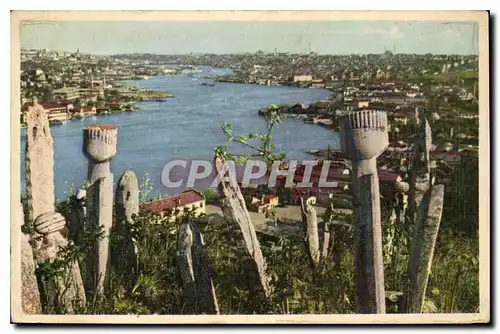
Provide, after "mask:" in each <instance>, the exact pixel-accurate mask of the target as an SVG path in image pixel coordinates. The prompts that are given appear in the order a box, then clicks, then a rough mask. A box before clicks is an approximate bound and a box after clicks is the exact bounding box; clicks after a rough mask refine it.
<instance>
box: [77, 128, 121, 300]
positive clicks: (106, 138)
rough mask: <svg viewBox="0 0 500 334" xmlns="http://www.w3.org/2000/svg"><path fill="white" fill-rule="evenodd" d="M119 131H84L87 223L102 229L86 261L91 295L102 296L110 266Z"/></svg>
mask: <svg viewBox="0 0 500 334" xmlns="http://www.w3.org/2000/svg"><path fill="white" fill-rule="evenodd" d="M117 137H118V130H117V128H116V127H115V126H112V125H101V126H92V127H88V128H85V129H83V153H84V155H85V156H86V157H87V159H88V161H89V168H88V182H89V187H88V189H87V222H88V225H89V228H91V229H97V228H99V229H100V231H101V233H102V235H101V239H100V240H99V241H98V242H97V243H96V245H95V246H94V249H93V251H92V252H91V254H89V256H88V258H87V271H86V275H87V277H86V279H85V281H86V285H87V291H88V292H90V293H91V294H94V293H98V294H99V293H102V292H103V291H104V284H105V281H106V269H107V265H108V262H109V233H110V229H111V225H112V219H113V174H112V173H111V171H110V166H109V165H110V161H111V159H112V158H113V156H114V155H115V154H116V144H117Z"/></svg>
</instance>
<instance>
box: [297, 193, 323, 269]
mask: <svg viewBox="0 0 500 334" xmlns="http://www.w3.org/2000/svg"><path fill="white" fill-rule="evenodd" d="M312 200H313V198H311V197H310V198H308V199H307V200H304V199H303V198H302V197H301V198H300V207H301V211H302V223H303V224H305V225H306V226H305V227H306V237H307V246H308V247H309V256H310V258H311V261H312V264H313V266H314V267H317V266H318V265H319V259H320V250H319V234H318V218H317V216H316V210H315V209H314V206H313V205H312Z"/></svg>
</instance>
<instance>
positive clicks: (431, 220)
mask: <svg viewBox="0 0 500 334" xmlns="http://www.w3.org/2000/svg"><path fill="white" fill-rule="evenodd" d="M443 201H444V185H442V184H440V185H436V186H432V187H431V188H430V189H429V190H427V192H426V193H425V195H424V196H423V199H422V201H421V203H420V206H419V208H418V214H417V220H416V223H415V227H414V231H413V238H412V240H411V248H410V260H409V265H408V278H409V287H408V291H407V293H406V296H405V298H404V299H403V301H404V302H403V309H404V310H405V311H406V312H408V313H421V312H422V310H423V306H424V300H425V293H426V290H427V283H428V279H429V275H430V272H431V266H432V259H433V257H434V249H435V247H436V240H437V236H438V232H439V225H440V223H441V215H442V213H443Z"/></svg>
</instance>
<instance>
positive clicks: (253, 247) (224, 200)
mask: <svg viewBox="0 0 500 334" xmlns="http://www.w3.org/2000/svg"><path fill="white" fill-rule="evenodd" d="M214 165H215V167H216V170H217V174H218V177H219V178H220V181H221V182H220V183H219V185H218V189H219V194H220V199H221V209H222V213H223V215H224V217H225V218H226V219H229V220H230V221H233V222H235V223H236V224H238V227H239V228H240V231H241V233H242V235H243V241H244V243H245V246H246V249H247V252H248V255H249V256H250V257H251V259H252V260H253V265H254V267H255V269H256V271H257V274H258V279H259V284H260V288H261V290H262V291H263V292H264V294H265V296H266V297H269V295H270V287H269V279H268V277H267V274H266V261H265V259H264V255H263V254H262V250H261V248H260V242H259V239H258V238H257V233H256V232H255V227H254V225H253V223H252V220H251V219H250V214H249V213H248V210H247V206H246V204H245V198H244V197H243V194H242V193H241V190H240V187H239V186H238V184H237V183H235V182H233V181H232V180H234V179H233V178H232V176H231V173H230V168H227V167H228V164H226V163H225V161H224V160H223V159H222V158H220V157H217V156H216V157H215V159H214Z"/></svg>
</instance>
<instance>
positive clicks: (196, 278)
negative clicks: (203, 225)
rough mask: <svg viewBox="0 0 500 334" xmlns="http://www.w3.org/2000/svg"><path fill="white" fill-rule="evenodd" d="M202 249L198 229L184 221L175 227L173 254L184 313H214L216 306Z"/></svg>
mask: <svg viewBox="0 0 500 334" xmlns="http://www.w3.org/2000/svg"><path fill="white" fill-rule="evenodd" d="M203 246H204V242H203V236H202V235H201V233H200V230H199V228H198V226H197V225H196V224H195V223H194V222H193V221H190V220H188V219H186V220H185V221H184V222H183V223H182V224H181V226H180V228H179V240H178V253H177V262H178V265H179V271H180V274H181V278H182V282H183V285H184V296H185V302H186V310H187V312H189V313H192V314H200V313H207V314H214V313H215V314H218V313H219V311H218V310H219V306H218V305H217V297H216V295H215V289H214V287H213V281H212V279H211V277H210V275H209V269H208V262H207V260H206V257H205V254H204V250H203Z"/></svg>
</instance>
